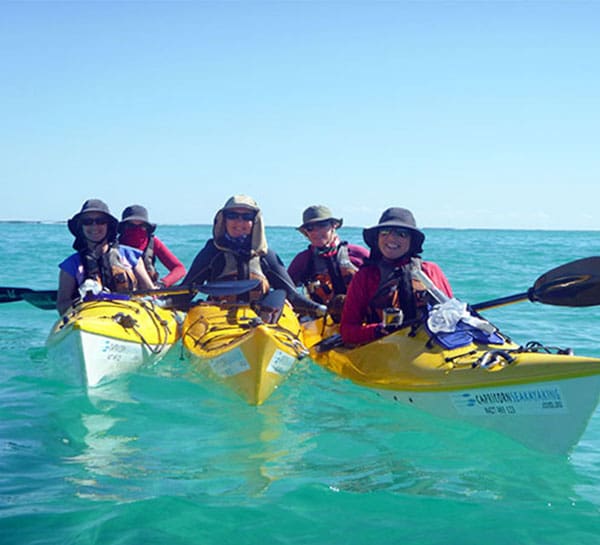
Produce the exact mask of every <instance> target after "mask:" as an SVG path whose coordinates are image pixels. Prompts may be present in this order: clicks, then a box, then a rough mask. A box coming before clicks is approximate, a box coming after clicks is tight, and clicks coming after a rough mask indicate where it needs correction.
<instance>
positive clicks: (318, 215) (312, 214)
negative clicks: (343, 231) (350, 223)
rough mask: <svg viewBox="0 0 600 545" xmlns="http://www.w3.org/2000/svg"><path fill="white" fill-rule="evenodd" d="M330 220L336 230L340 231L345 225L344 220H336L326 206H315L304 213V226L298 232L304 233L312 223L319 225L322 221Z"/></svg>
mask: <svg viewBox="0 0 600 545" xmlns="http://www.w3.org/2000/svg"><path fill="white" fill-rule="evenodd" d="M328 220H329V221H331V222H333V223H334V226H335V228H336V229H339V228H340V227H341V226H342V224H343V223H344V220H343V219H342V218H334V217H333V214H332V213H331V210H330V209H329V208H327V207H326V206H323V205H321V204H315V205H313V206H309V207H308V208H307V209H306V210H305V211H304V212H303V213H302V225H301V226H300V227H297V229H298V231H302V229H304V228H305V227H306V226H307V225H310V224H311V223H318V222H321V221H328Z"/></svg>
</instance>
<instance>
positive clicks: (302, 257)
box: [287, 250, 310, 286]
mask: <svg viewBox="0 0 600 545" xmlns="http://www.w3.org/2000/svg"><path fill="white" fill-rule="evenodd" d="M309 259H310V250H304V251H302V252H300V253H299V254H297V255H296V257H294V259H292V262H291V263H290V266H289V267H288V270H287V272H288V274H289V275H290V278H291V279H292V282H293V284H294V285H295V286H301V285H302V284H303V283H304V278H305V277H306V269H307V268H308V261H309Z"/></svg>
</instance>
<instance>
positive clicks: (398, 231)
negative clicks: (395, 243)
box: [379, 227, 410, 238]
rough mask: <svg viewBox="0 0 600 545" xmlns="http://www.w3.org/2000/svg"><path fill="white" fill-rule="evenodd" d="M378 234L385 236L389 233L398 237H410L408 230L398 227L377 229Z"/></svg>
mask: <svg viewBox="0 0 600 545" xmlns="http://www.w3.org/2000/svg"><path fill="white" fill-rule="evenodd" d="M379 234H380V235H383V236H384V237H387V236H389V235H392V234H393V235H395V236H397V237H400V238H408V237H410V231H408V230H406V229H400V228H398V227H388V228H387V229H379Z"/></svg>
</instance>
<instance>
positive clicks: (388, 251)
mask: <svg viewBox="0 0 600 545" xmlns="http://www.w3.org/2000/svg"><path fill="white" fill-rule="evenodd" d="M363 239H364V241H365V243H366V244H367V246H369V248H370V249H371V254H370V256H369V259H368V261H367V262H366V263H365V265H364V266H363V267H362V268H361V269H360V270H359V271H358V272H357V273H356V274H355V275H354V278H353V279H352V282H351V284H350V287H349V288H348V294H347V295H346V301H345V304H344V311H343V314H342V320H341V324H340V333H341V335H342V339H343V341H344V343H346V344H362V343H366V342H370V341H373V340H375V339H377V338H380V337H382V336H384V335H387V334H388V333H389V332H390V331H391V328H390V327H386V319H385V313H386V311H388V312H389V310H388V309H390V310H391V309H393V312H395V313H397V316H399V317H400V319H399V320H395V321H394V323H393V324H392V328H395V327H399V326H400V325H401V324H402V323H403V322H404V323H407V322H410V321H411V320H414V319H416V318H418V317H419V315H420V313H421V311H422V310H423V309H424V308H425V307H426V305H427V303H428V302H431V299H430V295H429V293H428V292H427V291H426V290H425V286H423V285H422V284H421V283H420V282H418V281H416V280H414V279H413V276H412V274H411V267H419V268H420V269H421V270H422V271H423V272H424V273H425V274H426V275H427V276H428V277H429V278H430V279H431V280H432V282H433V283H434V284H435V286H436V287H437V288H439V289H440V290H441V291H442V292H444V293H445V294H446V295H447V296H448V297H452V288H451V287H450V283H449V282H448V280H447V279H446V277H445V275H444V273H443V272H442V270H441V269H440V267H439V266H438V265H436V264H435V263H432V262H430V261H421V259H420V255H421V253H422V252H423V247H422V245H423V242H424V240H425V234H424V233H423V232H422V231H421V230H420V229H419V228H418V227H417V224H416V221H415V218H414V216H413V214H412V212H411V211H410V210H407V209H406V208H388V209H387V210H385V212H383V214H382V215H381V218H380V219H379V223H378V224H377V225H375V226H374V227H370V228H368V229H364V230H363Z"/></svg>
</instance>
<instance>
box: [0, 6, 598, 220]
mask: <svg viewBox="0 0 600 545" xmlns="http://www.w3.org/2000/svg"><path fill="white" fill-rule="evenodd" d="M599 22H600V2H577V1H575V2H567V1H565V2H543V1H536V2H533V1H532V2H517V1H512V2H371V1H369V2H360V1H355V2H350V1H347V2H346V1H337V2H306V1H305V2H289V1H288V2H252V1H245V2H140V1H138V2H64V3H61V2H50V1H45V2H0V69H1V73H2V83H1V84H0V169H1V170H0V178H1V179H0V181H1V182H2V186H3V189H2V190H1V192H2V195H3V196H2V199H0V220H49V221H54V220H64V219H66V218H68V217H70V216H72V215H73V214H74V213H75V212H76V211H77V210H79V208H80V207H81V204H82V202H83V201H84V200H85V199H87V198H89V197H100V198H103V199H104V200H106V201H107V203H108V204H109V206H110V207H111V210H112V211H113V213H115V215H118V214H120V212H121V210H122V209H123V208H124V207H125V206H127V205H129V204H132V203H140V204H144V205H145V206H147V207H148V209H149V210H150V216H151V219H152V220H153V221H155V222H158V223H210V222H211V221H212V218H213V216H214V213H215V211H216V210H217V209H218V208H220V207H221V206H222V204H223V203H224V202H225V200H226V199H227V198H228V197H229V196H230V195H232V194H235V193H245V194H249V195H252V196H253V197H254V198H255V199H256V200H257V201H258V202H259V204H260V205H261V207H262V208H263V211H264V215H265V218H266V222H267V224H271V225H298V224H299V223H300V218H301V213H302V210H303V209H304V208H305V207H306V206H309V205H311V204H326V205H329V206H330V207H331V208H332V209H333V211H334V213H335V214H336V215H337V216H342V217H343V218H344V219H345V223H346V224H347V225H354V226H367V225H373V224H375V223H376V222H377V219H378V217H379V215H380V213H381V212H382V211H383V210H384V209H385V208H387V207H389V206H404V207H407V208H410V209H411V210H412V211H413V212H414V214H415V216H416V218H417V222H418V223H419V224H420V225H421V226H423V227H456V228H470V227H473V228H508V229H510V228H528V229H600V214H598V208H599V206H600V195H599V192H600V184H599V178H600V154H599V153H598V140H599V131H600V119H599V117H600V107H599V106H600V83H599V78H600V71H599V70H598V66H599V59H600V32H598V24H599Z"/></svg>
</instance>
